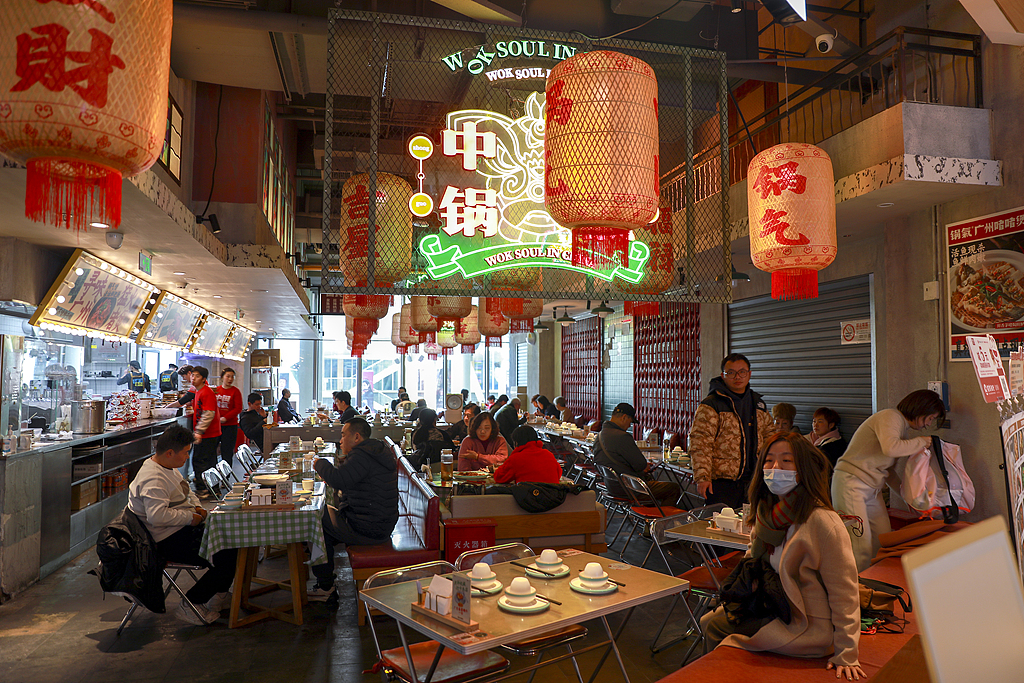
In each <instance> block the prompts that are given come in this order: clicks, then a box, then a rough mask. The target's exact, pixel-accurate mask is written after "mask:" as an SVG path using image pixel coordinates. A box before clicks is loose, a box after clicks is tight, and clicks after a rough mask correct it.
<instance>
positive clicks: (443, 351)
mask: <svg viewBox="0 0 1024 683" xmlns="http://www.w3.org/2000/svg"><path fill="white" fill-rule="evenodd" d="M441 355H442V356H450V355H452V350H451V349H449V348H448V347H447V346H442V347H441Z"/></svg>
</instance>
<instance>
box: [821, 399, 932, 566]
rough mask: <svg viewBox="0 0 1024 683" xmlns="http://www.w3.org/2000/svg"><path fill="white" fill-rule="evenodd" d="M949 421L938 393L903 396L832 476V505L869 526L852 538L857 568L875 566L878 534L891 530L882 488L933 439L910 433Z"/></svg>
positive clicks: (857, 439)
mask: <svg viewBox="0 0 1024 683" xmlns="http://www.w3.org/2000/svg"><path fill="white" fill-rule="evenodd" d="M945 418H946V409H945V407H944V406H943V405H942V399H941V398H939V396H938V394H936V393H935V392H934V391H928V390H927V389H920V390H918V391H913V392H911V393H909V394H907V395H906V396H904V397H903V400H902V401H900V402H899V403H898V404H897V405H896V410H893V409H892V408H887V409H885V410H880V411H878V412H877V413H875V414H874V415H872V416H871V417H869V418H868V419H866V420H864V422H863V423H862V424H861V426H860V427H858V428H857V431H856V432H854V434H853V438H852V439H850V445H849V446H847V447H846V452H845V453H843V456H842V457H841V458H839V461H838V462H837V463H836V471H835V473H834V474H833V475H832V505H833V506H835V509H836V510H839V511H840V512H841V513H843V514H845V515H855V516H857V517H860V518H861V521H863V523H864V534H863V535H862V536H853V537H852V539H851V540H852V542H853V555H854V557H855V558H857V570H858V571H864V570H865V569H867V568H868V567H870V566H871V560H872V559H873V558H874V557H875V555H877V554H878V548H879V546H880V542H879V540H878V537H879V534H885V533H888V532H890V531H892V527H891V526H890V525H889V513H888V510H886V507H885V501H883V500H882V487H883V486H885V485H886V483H885V482H886V479H888V478H889V475H890V474H891V473H892V470H893V468H894V467H895V466H896V458H906V457H908V456H911V455H915V454H916V453H920V452H921V451H922V450H924V449H925V448H927V447H928V446H930V445H931V443H932V441H931V437H930V436H911V435H910V430H911V429H916V430H922V429H929V428H930V427H931V426H932V425H933V424H935V422H936V421H938V422H939V423H940V424H941V423H942V421H943V420H944V419H945Z"/></svg>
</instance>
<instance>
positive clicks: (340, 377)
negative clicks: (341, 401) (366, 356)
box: [320, 315, 359, 406]
mask: <svg viewBox="0 0 1024 683" xmlns="http://www.w3.org/2000/svg"><path fill="white" fill-rule="evenodd" d="M323 320H324V337H323V342H322V344H321V347H320V348H321V349H322V352H321V356H322V358H323V360H322V362H321V368H320V402H321V403H323V404H324V405H326V406H330V405H332V402H333V400H334V399H333V396H332V394H333V393H334V392H335V391H347V392H349V393H350V394H352V401H353V403H354V402H355V400H356V377H357V376H358V370H359V359H358V358H351V357H350V356H349V352H348V347H347V345H346V343H345V318H344V316H340V315H325V316H324V319H323Z"/></svg>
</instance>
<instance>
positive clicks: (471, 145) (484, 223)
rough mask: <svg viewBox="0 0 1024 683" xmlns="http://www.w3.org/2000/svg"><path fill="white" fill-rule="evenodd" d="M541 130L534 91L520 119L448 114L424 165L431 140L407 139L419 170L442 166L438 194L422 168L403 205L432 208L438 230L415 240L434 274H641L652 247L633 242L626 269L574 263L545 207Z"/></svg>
mask: <svg viewBox="0 0 1024 683" xmlns="http://www.w3.org/2000/svg"><path fill="white" fill-rule="evenodd" d="M544 129H545V120H544V94H543V93H536V92H535V93H531V94H530V95H529V97H527V99H526V101H525V103H524V111H523V114H522V116H520V117H518V118H512V117H509V116H505V115H503V114H499V113H495V112H491V111H486V110H480V109H470V110H462V111H455V112H451V113H449V114H448V117H447V128H446V129H445V130H443V131H442V132H441V140H440V145H439V147H440V151H441V155H434V156H440V157H441V159H439V160H438V161H435V162H430V160H431V159H432V158H433V157H432V155H433V153H434V151H435V147H437V145H435V144H434V142H433V141H431V140H430V139H429V138H428V137H427V136H423V135H419V136H416V137H414V138H413V139H412V140H410V144H409V147H408V149H409V153H410V155H411V156H412V157H413V158H414V159H416V160H417V161H418V162H419V164H420V168H421V169H422V168H423V167H424V165H425V163H428V162H430V163H431V165H432V166H433V165H434V164H437V165H438V166H439V167H440V168H441V169H443V171H444V172H442V173H440V174H438V173H435V172H434V171H435V169H433V168H432V169H431V171H432V177H441V178H442V181H441V183H440V184H439V185H438V186H437V187H436V194H437V195H438V196H436V197H431V196H430V194H429V193H427V192H424V188H423V185H422V182H423V181H422V178H423V177H425V174H424V173H423V172H422V171H421V173H420V174H419V177H420V178H421V181H420V188H419V191H418V192H415V193H414V194H413V195H412V199H411V200H410V206H409V208H410V210H411V211H412V212H413V214H415V215H420V216H425V215H427V214H429V213H430V212H431V209H432V208H433V206H436V207H437V213H438V215H439V217H440V222H441V229H440V230H439V231H438V233H437V234H432V235H427V236H425V237H423V238H421V239H420V241H419V244H418V245H417V248H418V250H419V253H420V254H421V255H422V256H423V257H424V258H425V259H426V260H427V263H428V265H427V269H426V270H427V273H428V275H429V276H430V277H431V278H432V279H435V280H437V279H441V278H444V277H447V276H450V275H454V274H461V275H462V276H463V277H467V278H469V277H477V276H481V275H487V274H490V273H494V272H497V271H502V270H509V269H522V268H558V269H564V270H572V271H576V272H580V273H583V274H585V275H589V276H594V277H597V278H600V279H602V280H604V281H607V282H611V281H613V280H616V279H617V280H619V281H621V282H626V283H632V284H636V283H638V282H640V281H641V280H642V279H643V278H644V268H645V266H646V264H647V262H648V260H649V259H650V256H651V251H650V248H649V246H648V245H647V244H645V243H644V242H641V241H639V240H636V239H633V240H631V241H630V244H629V258H628V263H627V265H626V266H623V265H620V264H619V263H618V262H617V261H616V260H613V259H607V262H606V263H605V262H597V263H594V264H593V265H591V266H590V267H581V266H576V265H573V263H572V259H571V255H572V237H571V234H570V232H569V230H567V229H566V228H564V227H562V226H561V225H559V224H558V223H556V222H555V221H554V219H553V218H552V217H551V215H550V214H549V213H548V211H547V209H546V208H545V206H544V159H543V155H544ZM451 160H455V161H456V162H457V163H456V164H452V163H451ZM442 185H443V186H442Z"/></svg>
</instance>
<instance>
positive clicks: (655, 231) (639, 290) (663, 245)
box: [617, 204, 677, 318]
mask: <svg viewBox="0 0 1024 683" xmlns="http://www.w3.org/2000/svg"><path fill="white" fill-rule="evenodd" d="M633 238H634V239H636V240H638V241H640V242H643V243H644V244H646V245H647V247H648V248H649V249H650V250H651V255H650V257H649V258H648V259H647V267H646V268H645V269H644V279H643V280H641V281H640V282H638V283H636V284H632V283H631V282H626V281H621V282H619V283H618V284H617V287H618V288H619V291H621V292H623V293H625V294H648V295H651V296H654V295H657V294H661V293H662V292H664V291H665V290H666V289H668V288H669V287H671V286H672V282H673V280H674V279H675V273H676V256H675V246H674V245H675V244H676V242H677V240H676V239H675V234H674V227H673V224H672V207H671V206H669V205H668V204H663V205H662V206H661V207H659V209H658V217H657V218H656V219H654V221H652V222H651V223H648V224H647V225H645V226H643V227H641V228H635V229H634V230H633ZM622 312H623V313H625V314H626V315H633V316H636V317H638V318H642V317H645V316H655V315H658V313H660V312H661V304H659V303H658V302H657V301H629V300H626V301H625V303H624V305H623V307H622Z"/></svg>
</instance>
